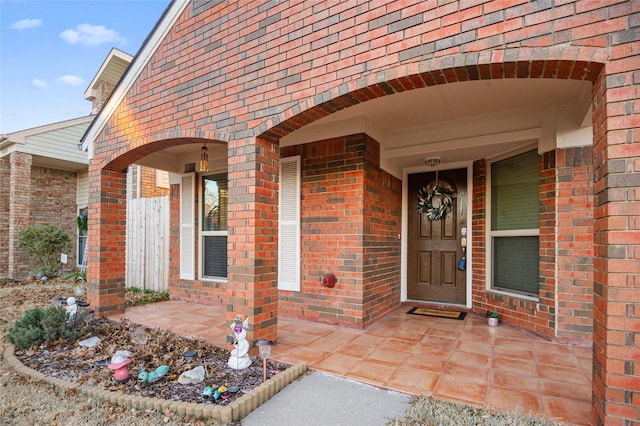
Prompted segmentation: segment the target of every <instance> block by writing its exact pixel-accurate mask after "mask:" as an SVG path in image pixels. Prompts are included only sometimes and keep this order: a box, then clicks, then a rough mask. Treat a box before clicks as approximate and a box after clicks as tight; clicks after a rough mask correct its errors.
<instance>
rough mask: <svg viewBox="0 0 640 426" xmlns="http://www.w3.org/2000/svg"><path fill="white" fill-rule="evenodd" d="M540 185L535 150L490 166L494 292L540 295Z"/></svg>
mask: <svg viewBox="0 0 640 426" xmlns="http://www.w3.org/2000/svg"><path fill="white" fill-rule="evenodd" d="M539 182H540V177H539V171H538V153H537V151H536V150H533V151H528V152H525V153H523V154H519V155H516V156H514V157H510V158H507V159H505V160H501V161H496V162H494V163H492V164H491V189H490V191H491V230H490V234H491V253H492V257H491V262H492V263H491V268H492V288H494V289H498V290H504V291H509V292H514V293H519V294H525V295H528V296H534V297H537V296H538V292H539V275H540V273H539V268H540V266H539V262H540V254H539V253H540V249H539V236H538V234H539V226H540V225H539V218H540V201H539V197H540V196H539V192H540V183H539Z"/></svg>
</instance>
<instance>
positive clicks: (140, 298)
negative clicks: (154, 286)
mask: <svg viewBox="0 0 640 426" xmlns="http://www.w3.org/2000/svg"><path fill="white" fill-rule="evenodd" d="M163 300H169V291H167V290H165V291H154V290H151V289H148V288H147V289H144V290H143V289H140V288H137V287H129V288H127V289H126V307H128V308H129V307H131V306H138V305H144V304H147V303H154V302H161V301H163Z"/></svg>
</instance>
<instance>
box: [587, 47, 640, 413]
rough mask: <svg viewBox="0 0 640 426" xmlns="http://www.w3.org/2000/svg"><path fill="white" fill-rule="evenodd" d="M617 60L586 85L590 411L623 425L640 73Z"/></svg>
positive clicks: (634, 322)
mask: <svg viewBox="0 0 640 426" xmlns="http://www.w3.org/2000/svg"><path fill="white" fill-rule="evenodd" d="M636 59H637V57H636ZM622 62H623V61H622V60H620V61H619V63H618V64H617V66H611V67H610V66H607V69H606V72H618V73H619V74H612V75H607V74H606V73H605V72H602V73H601V74H600V76H599V78H598V80H597V81H596V82H595V83H594V89H593V94H594V99H593V105H594V111H593V133H594V137H593V143H594V147H593V162H594V163H593V164H594V180H595V185H594V190H595V233H594V243H595V259H594V260H595V263H594V269H595V271H594V310H593V311H594V322H593V343H594V348H593V412H594V415H595V419H596V424H598V425H620V426H623V425H624V426H626V425H632V424H637V423H636V421H637V420H638V419H640V189H639V188H640V121H638V114H639V113H640V108H639V107H638V105H640V96H639V95H638V93H639V88H640V74H639V73H638V71H637V61H636V62H635V65H636V66H631V65H632V61H631V60H629V61H628V62H629V64H628V65H626V66H623V63H622ZM625 69H630V70H631V71H629V72H624V71H623V70H625ZM612 70H613V71H612Z"/></svg>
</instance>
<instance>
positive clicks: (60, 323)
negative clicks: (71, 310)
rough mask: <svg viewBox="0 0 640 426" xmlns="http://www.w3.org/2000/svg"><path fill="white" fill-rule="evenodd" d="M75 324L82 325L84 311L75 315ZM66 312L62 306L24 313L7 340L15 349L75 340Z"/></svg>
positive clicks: (74, 333) (74, 331) (10, 331)
mask: <svg viewBox="0 0 640 426" xmlns="http://www.w3.org/2000/svg"><path fill="white" fill-rule="evenodd" d="M76 315H77V316H76V321H75V323H76V324H82V321H83V316H84V315H86V313H85V312H84V311H82V312H81V311H78V313H77V314H76ZM67 320H68V318H67V312H66V310H65V309H64V308H63V307H62V306H49V307H47V308H45V309H42V308H33V309H30V310H28V311H27V312H25V314H24V316H23V317H22V318H20V319H19V320H18V321H16V323H15V325H14V326H13V327H12V328H11V329H9V333H8V334H7V340H9V342H10V343H12V344H13V345H15V346H16V347H17V348H29V347H31V346H38V345H41V344H43V343H44V344H48V343H51V342H54V341H56V340H58V339H60V338H67V339H68V338H75V337H76V336H77V335H78V332H77V331H76V330H75V329H73V327H72V325H71V324H69V323H68V321H67Z"/></svg>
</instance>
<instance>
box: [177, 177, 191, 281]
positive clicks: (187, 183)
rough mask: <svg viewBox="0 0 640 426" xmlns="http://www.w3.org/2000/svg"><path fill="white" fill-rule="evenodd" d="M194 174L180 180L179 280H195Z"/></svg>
mask: <svg viewBox="0 0 640 426" xmlns="http://www.w3.org/2000/svg"><path fill="white" fill-rule="evenodd" d="M194 194H195V174H193V173H190V174H187V175H182V179H181V180H180V279H182V280H194V279H195V256H194V255H193V254H194V249H195V229H194V226H193V224H194V221H195V203H194Z"/></svg>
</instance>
